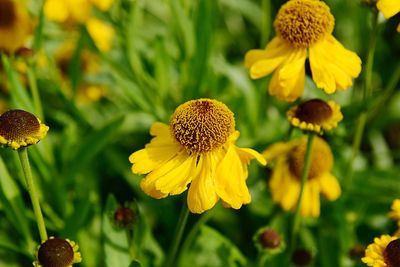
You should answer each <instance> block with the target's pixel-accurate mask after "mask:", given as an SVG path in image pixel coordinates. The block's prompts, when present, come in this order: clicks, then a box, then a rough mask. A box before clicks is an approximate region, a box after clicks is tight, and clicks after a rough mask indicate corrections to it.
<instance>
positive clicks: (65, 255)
mask: <svg viewBox="0 0 400 267" xmlns="http://www.w3.org/2000/svg"><path fill="white" fill-rule="evenodd" d="M78 249H79V246H78V245H77V244H76V243H75V242H74V241H70V240H69V239H60V238H54V237H50V238H49V239H47V240H46V241H44V242H43V243H42V244H41V245H40V246H39V248H38V251H37V255H36V258H37V259H36V261H35V262H33V266H35V267H53V266H57V267H72V266H73V265H74V264H75V263H79V262H81V261H82V257H81V253H80V252H78Z"/></svg>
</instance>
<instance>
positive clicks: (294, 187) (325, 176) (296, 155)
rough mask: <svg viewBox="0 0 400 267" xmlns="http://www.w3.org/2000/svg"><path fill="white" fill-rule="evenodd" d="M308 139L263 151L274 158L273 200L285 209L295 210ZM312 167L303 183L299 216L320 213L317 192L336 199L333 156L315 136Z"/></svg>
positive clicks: (337, 191)
mask: <svg viewBox="0 0 400 267" xmlns="http://www.w3.org/2000/svg"><path fill="white" fill-rule="evenodd" d="M306 147H307V138H305V137H303V138H300V139H296V140H292V141H290V142H288V143H283V142H280V143H276V144H273V145H271V146H270V147H269V148H267V149H266V150H265V151H264V152H263V156H264V157H265V159H266V160H267V161H270V160H275V166H274V168H273V171H272V175H271V179H270V181H269V186H270V189H271V193H272V200H273V201H274V202H276V203H279V204H280V205H281V206H282V208H283V209H285V210H294V209H295V208H296V205H297V200H298V198H299V194H300V187H301V176H302V174H303V167H304V156H305V153H306ZM311 153H312V154H311V166H310V171H309V175H308V179H307V181H306V182H305V184H304V191H303V201H302V203H301V207H300V214H301V215H302V216H312V217H318V216H319V214H320V196H319V195H320V193H322V194H323V195H324V196H325V197H326V198H327V199H328V200H331V201H333V200H336V199H337V198H338V197H339V196H340V194H341V189H340V185H339V182H338V181H337V179H336V177H335V176H333V174H332V173H331V171H332V166H333V155H332V152H331V149H330V147H329V145H328V144H327V143H326V142H325V141H324V140H323V139H322V138H320V137H318V136H316V137H315V139H314V143H313V146H312V152H311Z"/></svg>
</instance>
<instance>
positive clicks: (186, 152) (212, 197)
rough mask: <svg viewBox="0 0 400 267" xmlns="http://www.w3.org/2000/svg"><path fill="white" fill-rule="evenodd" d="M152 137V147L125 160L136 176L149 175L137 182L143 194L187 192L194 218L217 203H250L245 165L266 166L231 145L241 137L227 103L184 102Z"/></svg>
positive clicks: (155, 128)
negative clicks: (252, 162)
mask: <svg viewBox="0 0 400 267" xmlns="http://www.w3.org/2000/svg"><path fill="white" fill-rule="evenodd" d="M150 134H151V135H153V136H154V138H153V139H152V140H151V142H150V143H149V144H147V145H146V147H145V148H144V149H142V150H139V151H137V152H135V153H133V154H132V155H131V156H130V157H129V161H130V162H131V163H133V166H132V171H133V172H134V173H136V174H147V176H146V177H145V178H144V179H143V180H142V181H141V183H140V186H141V188H142V190H143V191H144V192H145V193H146V194H148V195H150V196H152V197H154V198H164V197H167V196H168V195H178V194H181V193H182V192H184V191H185V190H186V189H187V188H188V187H189V193H188V197H187V204H188V207H189V210H190V211H191V212H192V213H202V212H204V211H206V210H209V209H211V208H212V207H214V205H215V204H216V203H217V202H218V200H219V199H221V200H222V202H223V204H224V206H226V207H231V208H234V209H239V208H240V207H241V206H242V205H243V204H248V203H250V201H251V197H250V193H249V190H248V188H247V186H246V179H247V176H248V172H247V165H248V164H249V161H250V160H251V159H253V158H255V159H257V160H258V161H259V162H260V163H261V164H263V165H265V164H266V161H265V160H264V158H263V157H262V156H261V155H260V154H259V153H258V152H256V151H254V150H253V149H250V148H239V147H237V146H236V145H235V141H236V140H237V139H238V137H239V132H238V131H236V130H235V119H234V114H233V113H232V112H231V111H230V110H229V108H228V107H227V106H226V105H225V104H223V103H221V102H219V101H216V100H212V99H197V100H192V101H188V102H186V103H184V104H182V105H180V106H179V107H178V108H177V109H176V110H175V112H174V114H173V115H172V117H171V120H170V124H169V125H166V124H163V123H160V122H156V123H154V124H153V126H152V127H151V130H150ZM189 184H190V186H189Z"/></svg>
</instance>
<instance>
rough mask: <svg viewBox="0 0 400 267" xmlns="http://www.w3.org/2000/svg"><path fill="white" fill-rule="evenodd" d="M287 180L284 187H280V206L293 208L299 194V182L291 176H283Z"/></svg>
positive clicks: (288, 208) (287, 208)
mask: <svg viewBox="0 0 400 267" xmlns="http://www.w3.org/2000/svg"><path fill="white" fill-rule="evenodd" d="M285 179H286V180H287V183H286V186H285V188H282V193H283V194H282V199H281V206H282V208H283V209H284V210H292V211H293V210H294V209H295V207H296V205H297V200H298V199H299V194H300V183H299V182H298V181H297V180H295V179H292V178H291V176H290V175H289V176H285Z"/></svg>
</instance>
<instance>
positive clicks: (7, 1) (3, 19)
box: [0, 0, 16, 28]
mask: <svg viewBox="0 0 400 267" xmlns="http://www.w3.org/2000/svg"><path fill="white" fill-rule="evenodd" d="M15 18H16V14H15V5H14V3H13V2H12V1H11V0H0V28H6V27H9V26H11V25H12V24H13V23H14V21H15Z"/></svg>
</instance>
